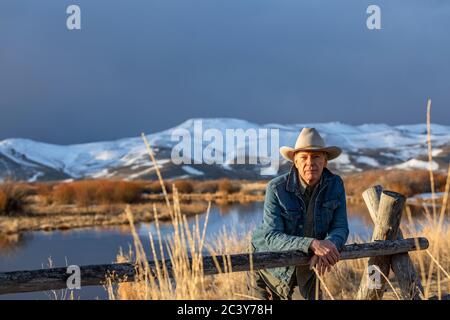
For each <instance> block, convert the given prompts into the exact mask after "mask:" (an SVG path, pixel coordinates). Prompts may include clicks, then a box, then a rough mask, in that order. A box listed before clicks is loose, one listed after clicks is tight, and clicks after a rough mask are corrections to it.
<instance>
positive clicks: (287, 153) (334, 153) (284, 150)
mask: <svg viewBox="0 0 450 320" xmlns="http://www.w3.org/2000/svg"><path fill="white" fill-rule="evenodd" d="M298 151H323V152H325V153H326V154H327V159H328V160H333V159H336V158H337V157H339V155H340V154H341V153H342V149H341V148H339V147H336V146H330V147H324V148H320V147H311V148H298V149H294V148H291V147H286V146H284V147H281V148H280V153H281V155H282V156H283V158H285V159H286V160H288V161H291V162H293V161H294V154H295V153H296V152H298Z"/></svg>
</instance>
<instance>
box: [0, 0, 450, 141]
mask: <svg viewBox="0 0 450 320" xmlns="http://www.w3.org/2000/svg"><path fill="white" fill-rule="evenodd" d="M70 4H77V5H79V6H80V7H81V11H82V12H81V18H82V21H81V22H82V30H79V31H69V30H67V28H66V18H67V14H66V8H67V6H68V5H70ZM369 4H377V5H379V6H380V7H381V14H382V16H381V24H382V30H379V31H369V30H368V29H367V28H366V18H367V16H368V15H367V13H366V8H367V6H368V5H369ZM449 30H450V1H447V0H427V1H423V0H396V1H380V0H373V1H364V0H346V1H335V0H327V1H321V0H308V1H301V0H157V1H156V0H141V1H139V0H94V1H93V0H70V1H66V0H39V1H36V0H20V1H19V0H1V1H0V108H1V113H0V140H2V139H5V138H11V137H22V138H31V139H35V140H40V141H46V142H51V143H60V144H69V143H81V142H90V141H100V140H110V139H117V138H122V137H129V136H137V135H139V133H140V132H142V131H145V132H147V133H151V132H155V131H159V130H163V129H166V128H168V127H172V126H174V125H177V124H179V123H180V122H182V121H184V120H186V119H188V118H192V117H236V118H243V119H247V120H250V121H254V122H257V123H267V122H277V123H301V122H325V121H341V122H345V123H351V124H360V123H369V122H371V123H372V122H383V123H388V124H408V123H423V122H424V121H425V105H426V99H427V97H431V98H432V99H433V114H432V118H433V122H436V123H441V124H448V125H450V33H449Z"/></svg>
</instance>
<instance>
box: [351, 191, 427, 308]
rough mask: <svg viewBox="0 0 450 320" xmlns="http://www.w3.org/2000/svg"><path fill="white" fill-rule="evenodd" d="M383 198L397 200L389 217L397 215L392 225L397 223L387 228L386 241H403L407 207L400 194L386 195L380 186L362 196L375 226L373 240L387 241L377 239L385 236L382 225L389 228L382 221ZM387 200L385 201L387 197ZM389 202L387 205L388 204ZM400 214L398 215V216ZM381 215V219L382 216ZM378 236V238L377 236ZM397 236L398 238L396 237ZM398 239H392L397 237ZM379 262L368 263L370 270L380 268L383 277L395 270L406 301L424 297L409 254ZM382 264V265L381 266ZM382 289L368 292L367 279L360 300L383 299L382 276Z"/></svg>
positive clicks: (391, 193) (388, 192)
mask: <svg viewBox="0 0 450 320" xmlns="http://www.w3.org/2000/svg"><path fill="white" fill-rule="evenodd" d="M383 195H385V196H386V195H389V196H390V197H393V199H397V200H396V201H394V202H392V201H389V202H390V203H392V204H394V203H395V202H397V205H396V206H395V210H392V211H391V213H390V214H392V215H394V216H395V217H398V219H397V218H394V220H393V221H395V224H392V225H390V226H385V227H389V228H391V230H390V232H388V233H389V234H388V233H386V237H387V238H384V239H391V240H395V239H403V235H402V232H401V230H400V229H399V228H398V227H399V225H400V219H401V212H402V210H403V206H404V203H405V198H404V197H403V196H402V195H401V194H398V193H394V192H390V191H385V192H384V193H383V188H382V187H381V186H379V185H377V186H374V187H371V188H369V189H367V190H365V191H364V192H363V194H362V196H363V199H364V202H365V203H366V205H367V208H368V210H369V214H370V216H371V218H372V220H373V222H374V224H375V229H377V226H378V231H377V230H374V234H373V239H372V240H384V239H378V238H377V237H379V236H380V235H381V236H383V234H380V233H379V232H380V229H382V228H383V227H382V225H383V224H386V221H387V220H386V216H385V217H384V218H383V215H384V214H385V212H384V211H385V210H386V209H387V207H386V206H385V207H383V208H381V209H380V202H381V199H382V198H383ZM385 198H386V197H385ZM389 202H386V204H387V203H389ZM397 210H398V212H397ZM379 214H381V217H380V216H379ZM376 232H378V234H376ZM395 234H396V236H395ZM394 236H395V238H392V237H394ZM379 258H380V259H372V260H369V264H368V265H369V266H370V265H374V264H375V265H377V266H378V268H379V269H380V270H381V271H382V272H383V274H384V275H385V276H386V277H388V276H389V269H390V268H392V271H393V272H394V274H395V276H396V278H397V281H398V284H399V287H400V290H401V295H402V298H403V299H414V300H418V299H421V297H423V287H422V284H421V282H420V279H419V276H418V274H417V272H416V270H415V268H414V264H413V263H412V261H411V258H410V257H409V255H408V253H402V254H396V255H392V256H385V257H379ZM380 264H381V265H380ZM381 277H382V278H381V288H380V289H369V288H368V279H367V276H366V275H365V276H364V277H363V279H362V281H361V286H360V289H359V291H358V299H372V300H374V299H381V298H382V297H383V293H384V289H385V285H386V280H385V279H384V277H383V276H381Z"/></svg>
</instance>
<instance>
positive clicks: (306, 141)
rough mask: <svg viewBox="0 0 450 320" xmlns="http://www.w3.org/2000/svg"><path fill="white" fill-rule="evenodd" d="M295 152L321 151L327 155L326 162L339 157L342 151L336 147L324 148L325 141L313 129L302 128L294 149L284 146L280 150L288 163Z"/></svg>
mask: <svg viewBox="0 0 450 320" xmlns="http://www.w3.org/2000/svg"><path fill="white" fill-rule="evenodd" d="M297 151H323V152H325V153H326V154H327V158H328V160H332V159H335V158H337V157H339V155H340V154H341V152H342V149H341V148H339V147H336V146H328V147H327V146H325V141H323V139H322V137H321V136H320V134H319V132H317V130H316V129H315V128H303V129H302V131H301V132H300V134H299V136H298V138H297V141H296V142H295V146H294V148H291V147H286V146H283V147H281V148H280V153H281V155H282V156H283V157H284V158H285V159H286V160H288V161H293V159H294V154H295V153H296V152H297Z"/></svg>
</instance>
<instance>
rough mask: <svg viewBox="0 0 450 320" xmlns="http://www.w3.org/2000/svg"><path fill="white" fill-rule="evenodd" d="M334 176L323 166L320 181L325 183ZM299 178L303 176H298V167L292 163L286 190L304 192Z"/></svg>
mask: <svg viewBox="0 0 450 320" xmlns="http://www.w3.org/2000/svg"><path fill="white" fill-rule="evenodd" d="M333 176H334V174H333V173H331V171H330V170H328V168H326V167H325V168H323V171H322V176H321V177H320V179H321V180H320V182H319V183H320V184H322V185H325V184H327V183H328V181H329V180H331V179H332V178H333ZM299 179H301V178H300V177H299V176H298V172H297V168H296V167H295V165H292V166H291V169H290V171H289V174H288V177H287V180H286V191H288V192H297V193H302V194H303V192H304V190H303V188H301V186H300V183H301V182H300V181H299Z"/></svg>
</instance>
